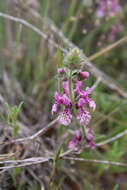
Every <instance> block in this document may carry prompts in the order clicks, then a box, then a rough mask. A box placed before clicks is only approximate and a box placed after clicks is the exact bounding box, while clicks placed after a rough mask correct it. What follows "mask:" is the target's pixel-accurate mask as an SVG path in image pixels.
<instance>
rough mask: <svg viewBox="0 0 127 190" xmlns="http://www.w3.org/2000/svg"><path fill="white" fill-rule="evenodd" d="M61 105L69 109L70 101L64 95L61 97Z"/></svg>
mask: <svg viewBox="0 0 127 190" xmlns="http://www.w3.org/2000/svg"><path fill="white" fill-rule="evenodd" d="M61 104H63V105H64V106H65V107H70V106H71V101H70V99H69V98H68V96H67V95H66V94H63V95H62V101H61Z"/></svg>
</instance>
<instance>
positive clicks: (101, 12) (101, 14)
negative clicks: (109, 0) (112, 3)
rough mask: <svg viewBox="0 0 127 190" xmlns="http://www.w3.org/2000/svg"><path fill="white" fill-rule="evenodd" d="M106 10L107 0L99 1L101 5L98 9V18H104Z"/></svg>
mask: <svg viewBox="0 0 127 190" xmlns="http://www.w3.org/2000/svg"><path fill="white" fill-rule="evenodd" d="M105 12H106V2H105V1H103V0H100V1H99V6H98V8H97V11H96V16H97V18H103V17H104V16H105Z"/></svg>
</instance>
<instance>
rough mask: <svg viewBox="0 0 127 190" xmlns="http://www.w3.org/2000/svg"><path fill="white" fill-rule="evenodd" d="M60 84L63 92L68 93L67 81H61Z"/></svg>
mask: <svg viewBox="0 0 127 190" xmlns="http://www.w3.org/2000/svg"><path fill="white" fill-rule="evenodd" d="M61 86H62V89H63V92H64V93H65V94H67V95H68V94H69V86H68V82H67V81H63V82H62V85H61Z"/></svg>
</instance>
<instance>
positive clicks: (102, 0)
mask: <svg viewBox="0 0 127 190" xmlns="http://www.w3.org/2000/svg"><path fill="white" fill-rule="evenodd" d="M120 12H121V6H120V3H119V0H98V7H97V10H96V17H97V18H99V19H101V18H105V20H108V19H109V18H111V17H113V16H115V15H116V14H117V13H120ZM114 18H115V23H114V24H113V26H112V27H111V28H110V29H109V31H108V34H107V35H108V36H107V39H108V41H109V42H113V41H114V40H115V39H116V37H117V35H118V34H119V33H120V32H121V31H122V28H123V27H122V24H121V23H120V20H119V18H118V17H114Z"/></svg>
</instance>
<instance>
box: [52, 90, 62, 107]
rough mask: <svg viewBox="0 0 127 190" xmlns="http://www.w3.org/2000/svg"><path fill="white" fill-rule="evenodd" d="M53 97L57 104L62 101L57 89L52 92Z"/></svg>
mask: <svg viewBox="0 0 127 190" xmlns="http://www.w3.org/2000/svg"><path fill="white" fill-rule="evenodd" d="M54 99H55V102H56V103H57V104H58V105H59V104H61V103H62V96H61V95H60V94H59V93H58V92H57V91H55V93H54Z"/></svg>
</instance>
